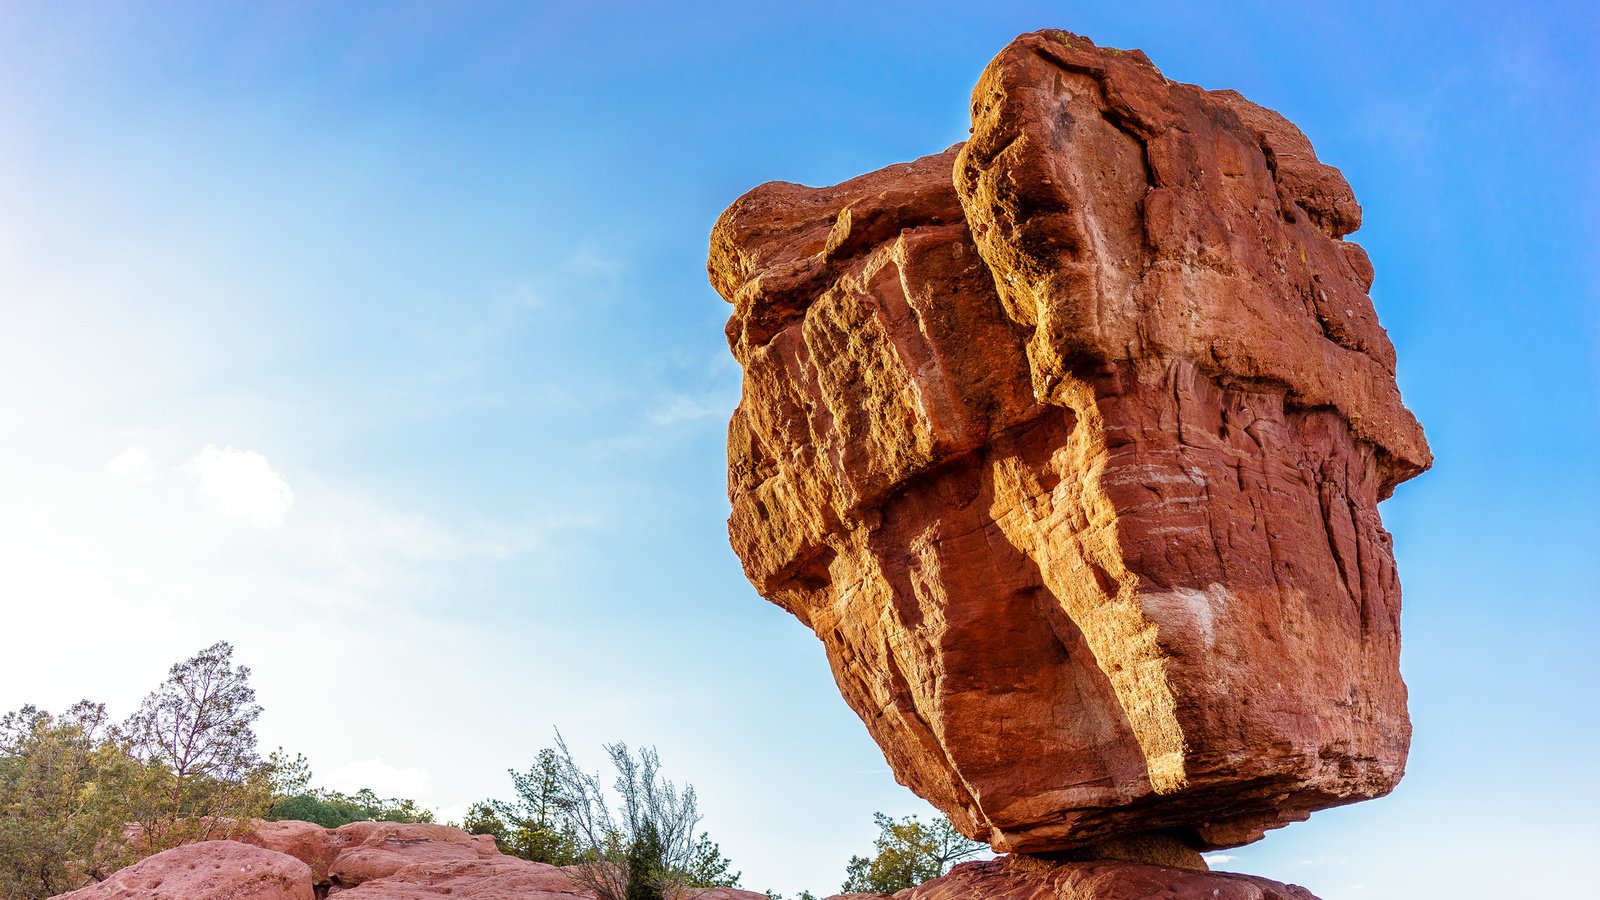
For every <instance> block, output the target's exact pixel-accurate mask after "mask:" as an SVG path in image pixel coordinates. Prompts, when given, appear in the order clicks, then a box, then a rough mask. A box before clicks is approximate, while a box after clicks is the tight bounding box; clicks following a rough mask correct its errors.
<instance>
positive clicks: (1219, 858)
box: [1201, 853, 1239, 866]
mask: <svg viewBox="0 0 1600 900" xmlns="http://www.w3.org/2000/svg"><path fill="white" fill-rule="evenodd" d="M1201 858H1202V859H1204V860H1205V861H1206V865H1208V866H1225V865H1227V864H1228V863H1231V862H1238V861H1239V857H1237V856H1234V855H1233V854H1232V853H1207V854H1205V855H1204V856H1202V857H1201Z"/></svg>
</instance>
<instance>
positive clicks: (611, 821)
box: [463, 734, 739, 900]
mask: <svg viewBox="0 0 1600 900" xmlns="http://www.w3.org/2000/svg"><path fill="white" fill-rule="evenodd" d="M605 749H606V754H607V755H608V756H609V757H610V759H611V764H612V766H613V768H615V769H616V778H615V780H614V781H613V783H612V788H613V791H612V793H614V794H615V795H616V798H617V799H618V800H620V802H621V805H620V806H618V807H617V808H615V809H613V807H612V805H611V800H610V799H609V795H608V792H607V791H606V790H605V788H604V785H603V783H602V781H601V779H600V776H599V775H596V774H590V773H588V772H585V771H584V770H582V769H580V768H579V767H578V765H577V763H576V762H575V761H574V760H573V758H572V753H571V751H569V750H568V749H567V745H566V742H565V741H564V740H562V738H561V736H560V734H557V735H556V747H555V748H554V749H546V750H541V751H540V752H539V756H538V759H537V761H536V762H535V763H534V765H533V766H531V767H530V768H529V769H528V771H527V772H526V773H518V772H515V771H513V772H512V773H511V778H512V782H513V784H514V785H515V787H516V792H517V799H515V800H513V801H510V802H504V801H497V800H485V801H482V802H480V803H477V804H474V805H473V807H472V809H471V810H470V811H469V812H468V813H467V818H466V821H465V822H464V823H463V827H465V828H466V829H467V830H468V831H470V832H472V833H474V834H492V835H494V838H495V841H496V842H497V843H499V845H500V849H501V851H502V852H505V853H510V854H514V855H517V856H521V857H523V858H524V859H534V860H539V861H541V862H548V863H552V864H555V865H568V866H572V867H573V868H572V870H571V872H572V877H573V878H574V879H575V880H576V881H578V882H579V883H580V884H582V885H583V886H584V887H586V888H588V889H589V890H590V891H592V892H593V893H594V894H595V896H596V897H598V898H599V900H656V898H682V897H686V896H693V895H694V894H695V893H696V892H697V891H698V890H699V889H702V888H712V887H736V886H737V885H738V883H739V873H737V872H732V871H730V865H731V864H730V863H729V861H728V859H727V857H725V856H723V855H722V849H721V848H720V847H719V846H718V845H717V844H716V843H715V842H714V841H712V840H711V839H710V837H709V836H708V835H707V834H706V833H705V832H700V834H699V836H698V837H697V836H696V835H695V828H696V826H697V825H698V824H699V822H700V812H699V806H698V803H697V801H696V798H695V793H694V787H693V786H692V785H685V786H684V788H683V790H682V791H681V792H680V791H679V790H678V788H677V787H676V786H675V785H674V784H673V783H672V782H670V781H667V780H666V779H665V778H663V777H662V776H661V764H660V760H659V759H658V757H657V756H656V752H655V750H654V749H646V750H640V751H638V752H635V751H633V750H630V749H629V748H628V746H627V745H626V744H620V743H619V744H608V745H606V748H605Z"/></svg>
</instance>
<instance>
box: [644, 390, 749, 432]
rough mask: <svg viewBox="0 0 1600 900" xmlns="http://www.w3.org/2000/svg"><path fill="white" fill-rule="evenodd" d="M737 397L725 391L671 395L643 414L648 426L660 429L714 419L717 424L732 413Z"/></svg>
mask: <svg viewBox="0 0 1600 900" xmlns="http://www.w3.org/2000/svg"><path fill="white" fill-rule="evenodd" d="M737 402H738V396H737V395H731V396H730V395H729V394H728V393H727V392H725V391H707V392H705V393H700V394H671V395H669V396H666V397H663V398H661V399H660V400H658V401H657V402H656V403H655V404H654V405H652V406H651V407H650V408H649V409H648V410H646V412H645V418H646V419H648V420H649V422H650V424H652V425H656V426H660V427H663V428H665V427H671V426H674V425H686V424H690V423H695V422H702V421H705V420H708V419H716V420H718V421H719V423H720V422H721V421H722V420H724V419H726V418H727V417H728V416H729V415H730V414H731V413H732V412H733V407H734V404H736V403H737Z"/></svg>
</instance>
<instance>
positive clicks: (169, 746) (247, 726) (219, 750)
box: [124, 641, 272, 850]
mask: <svg viewBox="0 0 1600 900" xmlns="http://www.w3.org/2000/svg"><path fill="white" fill-rule="evenodd" d="M260 715H261V707H260V706H259V705H257V704H256V692H255V689H254V688H252V687H251V686H250V670H249V669H248V668H246V667H244V666H238V667H235V666H234V665H233V646H232V645H231V644H228V643H227V642H226V641H220V642H218V643H215V644H212V645H211V646H209V647H207V648H205V649H204V650H201V651H200V652H199V653H198V654H196V655H195V656H192V657H190V658H189V659H187V660H184V661H183V662H181V663H178V664H176V665H174V666H173V667H172V668H171V670H169V672H168V674H167V680H166V681H164V682H162V683H161V685H160V687H158V688H156V690H155V691H154V692H152V693H151V694H150V695H149V696H147V697H146V698H145V700H144V703H143V704H142V705H141V706H140V708H139V711H138V712H136V713H134V715H133V716H132V717H131V718H129V719H128V721H127V723H126V724H125V725H124V729H125V731H126V734H127V737H128V740H129V742H130V747H131V750H132V752H133V755H134V757H135V758H136V759H138V760H139V761H140V762H141V763H143V764H144V771H145V777H146V780H147V783H148V786H149V789H150V790H151V791H152V792H153V793H154V794H155V795H156V798H157V800H156V802H154V803H153V804H151V806H150V808H149V809H148V810H146V812H145V814H144V815H143V816H141V819H140V824H141V825H142V826H144V827H143V834H144V840H145V841H146V843H147V844H148V846H149V848H150V849H151V850H164V849H167V848H169V847H175V846H178V845H179V844H185V843H189V842H191V841H195V840H205V839H208V838H211V837H214V836H217V835H218V834H220V833H221V832H222V831H224V830H225V829H228V828H231V827H234V823H235V822H236V821H238V820H241V819H249V818H256V817H259V816H260V815H262V814H264V813H265V812H266V811H267V808H268V806H269V805H270V803H271V800H272V782H271V778H272V767H271V766H270V765H269V764H267V763H263V761H262V760H261V758H260V756H259V755H257V753H256V735H255V730H254V725H255V721H256V719H257V717H259V716H260Z"/></svg>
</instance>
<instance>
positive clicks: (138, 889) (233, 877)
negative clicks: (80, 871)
mask: <svg viewBox="0 0 1600 900" xmlns="http://www.w3.org/2000/svg"><path fill="white" fill-rule="evenodd" d="M55 900H315V892H314V890H313V888H312V882H311V868H310V867H309V866H307V865H306V864H305V863H303V862H301V861H300V860H298V859H295V858H294V857H292V856H289V855H287V854H284V853H278V852H276V851H273V850H267V849H265V848H262V847H255V846H251V845H248V844H242V843H239V842H237V841H204V842H202V843H198V844H186V845H184V846H182V847H176V848H173V849H171V850H166V851H163V852H161V853H157V854H156V855H154V856H150V857H146V858H145V859H143V860H141V861H139V862H137V863H135V864H133V865H131V866H128V867H127V868H125V869H122V870H121V871H118V872H117V873H115V874H114V875H112V876H111V877H110V878H107V879H106V880H105V881H102V882H100V883H99V884H94V885H90V886H89V887H86V888H82V889H79V890H76V891H73V892H71V893H69V894H62V895H60V896H59V897H57V898H55Z"/></svg>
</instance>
